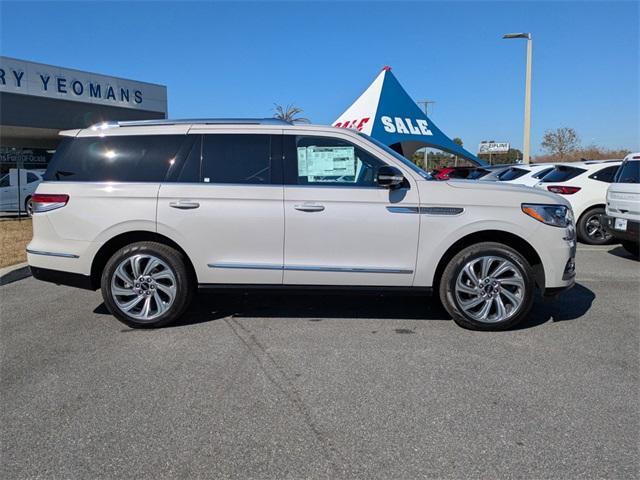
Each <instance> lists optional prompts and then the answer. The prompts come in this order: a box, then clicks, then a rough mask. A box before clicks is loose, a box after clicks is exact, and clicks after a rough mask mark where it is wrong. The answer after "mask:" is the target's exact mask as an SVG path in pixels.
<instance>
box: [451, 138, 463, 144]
mask: <svg viewBox="0 0 640 480" xmlns="http://www.w3.org/2000/svg"><path fill="white" fill-rule="evenodd" d="M453 143H455V144H456V145H459V146H462V145H463V144H462V139H461V138H460V137H455V138H454V139H453Z"/></svg>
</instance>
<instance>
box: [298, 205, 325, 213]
mask: <svg viewBox="0 0 640 480" xmlns="http://www.w3.org/2000/svg"><path fill="white" fill-rule="evenodd" d="M293 208H295V209H296V210H300V211H301V212H321V211H323V210H324V205H318V204H317V203H304V204H302V205H294V206H293Z"/></svg>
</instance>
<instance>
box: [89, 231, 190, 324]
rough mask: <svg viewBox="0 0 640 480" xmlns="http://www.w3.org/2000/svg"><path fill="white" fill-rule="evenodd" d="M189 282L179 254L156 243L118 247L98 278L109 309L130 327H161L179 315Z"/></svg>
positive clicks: (187, 297) (187, 303)
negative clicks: (100, 277)
mask: <svg viewBox="0 0 640 480" xmlns="http://www.w3.org/2000/svg"><path fill="white" fill-rule="evenodd" d="M192 283H193V282H192V281H191V278H190V276H189V272H188V270H187V268H186V265H185V259H184V257H183V255H182V254H181V253H180V252H178V251H176V250H175V249H173V248H171V247H168V246H167V245H164V244H161V243H156V242H139V243H134V244H131V245H128V246H126V247H123V248H121V249H120V250H118V251H117V252H116V253H114V254H113V256H112V257H111V258H110V259H109V261H108V262H107V264H106V266H105V268H104V271H103V272H102V279H101V286H102V297H103V299H104V303H105V305H106V306H107V308H108V309H109V311H110V312H111V313H112V314H113V315H114V316H115V317H117V318H119V319H120V320H122V321H123V322H125V323H127V324H128V325H129V326H131V327H134V328H145V327H148V328H152V327H162V326H164V325H168V324H169V323H172V322H174V321H175V320H177V319H178V318H180V316H181V315H182V314H183V313H184V311H185V310H186V309H187V307H188V306H189V303H190V301H191V297H192V290H193V285H192Z"/></svg>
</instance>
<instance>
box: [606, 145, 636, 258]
mask: <svg viewBox="0 0 640 480" xmlns="http://www.w3.org/2000/svg"><path fill="white" fill-rule="evenodd" d="M602 217H603V218H602V224H603V225H604V227H605V229H606V231H607V232H609V234H611V235H612V236H613V237H614V238H615V239H616V240H618V241H620V242H621V243H622V246H623V247H624V249H625V250H627V251H628V252H629V253H631V254H632V255H634V256H636V257H638V256H640V152H638V153H632V154H630V155H627V156H626V157H625V159H624V162H623V163H622V165H621V166H620V168H619V169H618V172H617V173H616V176H615V178H614V180H613V183H612V184H611V185H610V186H609V189H608V190H607V213H606V215H603V216H602Z"/></svg>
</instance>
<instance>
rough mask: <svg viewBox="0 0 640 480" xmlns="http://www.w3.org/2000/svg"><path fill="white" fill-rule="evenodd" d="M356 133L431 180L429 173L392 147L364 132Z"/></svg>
mask: <svg viewBox="0 0 640 480" xmlns="http://www.w3.org/2000/svg"><path fill="white" fill-rule="evenodd" d="M358 135H360V136H362V137H364V138H366V139H367V140H369V141H370V142H371V143H373V144H374V145H376V146H377V147H380V148H381V149H382V150H384V151H385V152H387V153H388V154H389V155H391V156H393V157H394V158H395V159H396V160H398V161H400V162H402V163H403V164H404V165H405V166H407V167H409V168H410V169H411V170H413V171H414V172H416V173H417V174H418V175H420V176H421V177H422V178H424V179H425V180H432V179H433V177H432V176H431V175H430V174H429V173H427V172H425V171H424V170H423V169H421V168H420V167H419V166H417V165H416V164H415V163H413V162H412V161H411V160H409V159H408V158H406V157H403V156H402V155H400V154H399V153H398V152H396V151H395V150H393V149H392V148H389V147H387V146H386V145H385V144H384V143H382V142H379V141H378V140H376V139H375V138H372V137H370V136H369V135H367V134H366V133H362V132H358Z"/></svg>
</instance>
